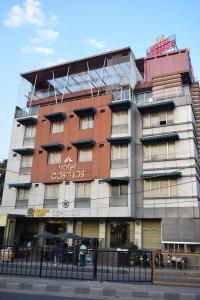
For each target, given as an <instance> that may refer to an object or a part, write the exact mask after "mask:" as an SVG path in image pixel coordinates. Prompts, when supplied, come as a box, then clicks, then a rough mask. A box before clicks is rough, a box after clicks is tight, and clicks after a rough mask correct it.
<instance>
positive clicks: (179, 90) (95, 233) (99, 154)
mask: <svg viewBox="0 0 200 300" xmlns="http://www.w3.org/2000/svg"><path fill="white" fill-rule="evenodd" d="M21 77H22V78H23V79H24V80H25V81H26V82H27V83H28V84H29V93H28V94H27V95H26V96H27V98H26V101H25V105H24V106H25V107H26V109H24V108H21V107H16V111H15V116H14V120H13V131H12V137H11V145H10V151H9V158H8V166H7V173H6V179H5V187H4V194H3V199H2V205H1V208H0V212H1V214H2V215H4V216H6V220H7V222H6V224H5V225H6V226H5V229H4V242H5V243H9V244H10V243H13V242H15V243H23V242H25V241H27V240H28V239H30V238H31V237H32V236H33V235H34V234H35V233H37V232H41V231H44V230H47V231H49V232H52V233H54V234H58V233H62V232H66V231H67V232H74V233H76V234H79V235H81V236H83V237H84V238H88V239H98V241H99V245H100V246H101V247H108V248H109V247H111V248H116V247H120V246H122V245H123V244H124V243H126V242H127V241H132V242H135V243H136V244H137V245H138V247H139V248H143V249H157V250H159V249H174V250H176V249H178V250H183V251H187V250H194V251H195V250H198V245H199V244H200V236H199V232H198V227H199V225H200V223H199V220H200V219H199V217H200V216H199V163H198V156H199V145H200V134H199V132H198V131H199V123H200V121H199V122H198V120H200V111H199V103H200V102H199V100H200V99H199V98H198V97H199V87H198V84H197V83H195V82H194V79H193V73H192V67H191V62H190V57H189V52H188V50H187V49H183V50H179V51H173V52H170V53H167V54H164V55H159V56H157V57H149V58H141V59H136V58H135V56H134V54H133V53H132V51H131V49H130V48H129V47H128V48H124V49H120V50H116V51H112V52H108V53H103V54H100V55H97V56H93V57H88V58H84V59H81V60H77V61H72V62H67V63H64V64H61V65H56V66H51V67H48V68H45V69H40V70H35V71H32V72H28V73H23V74H21ZM47 242H48V241H47Z"/></svg>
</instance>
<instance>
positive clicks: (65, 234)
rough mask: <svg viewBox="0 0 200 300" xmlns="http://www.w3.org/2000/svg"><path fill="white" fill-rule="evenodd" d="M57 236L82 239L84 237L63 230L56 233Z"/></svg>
mask: <svg viewBox="0 0 200 300" xmlns="http://www.w3.org/2000/svg"><path fill="white" fill-rule="evenodd" d="M56 237H57V238H60V239H73V240H82V239H83V238H82V237H81V236H79V235H77V234H75V233H72V232H63V233H60V234H57V235H56Z"/></svg>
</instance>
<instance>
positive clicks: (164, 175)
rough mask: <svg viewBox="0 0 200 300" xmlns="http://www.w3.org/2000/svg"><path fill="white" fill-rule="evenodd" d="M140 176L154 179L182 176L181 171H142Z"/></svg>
mask: <svg viewBox="0 0 200 300" xmlns="http://www.w3.org/2000/svg"><path fill="white" fill-rule="evenodd" d="M140 176H141V177H142V178H144V179H154V178H178V177H181V176H182V172H180V171H174V172H169V173H142V174H140Z"/></svg>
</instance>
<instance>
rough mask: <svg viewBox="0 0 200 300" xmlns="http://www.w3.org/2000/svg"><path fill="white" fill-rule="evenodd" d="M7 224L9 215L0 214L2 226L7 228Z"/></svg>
mask: <svg viewBox="0 0 200 300" xmlns="http://www.w3.org/2000/svg"><path fill="white" fill-rule="evenodd" d="M6 222H7V215H6V214H0V226H3V227H5V226H6Z"/></svg>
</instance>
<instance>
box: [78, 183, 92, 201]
mask: <svg viewBox="0 0 200 300" xmlns="http://www.w3.org/2000/svg"><path fill="white" fill-rule="evenodd" d="M90 189H91V183H90V182H77V183H76V198H90Z"/></svg>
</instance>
